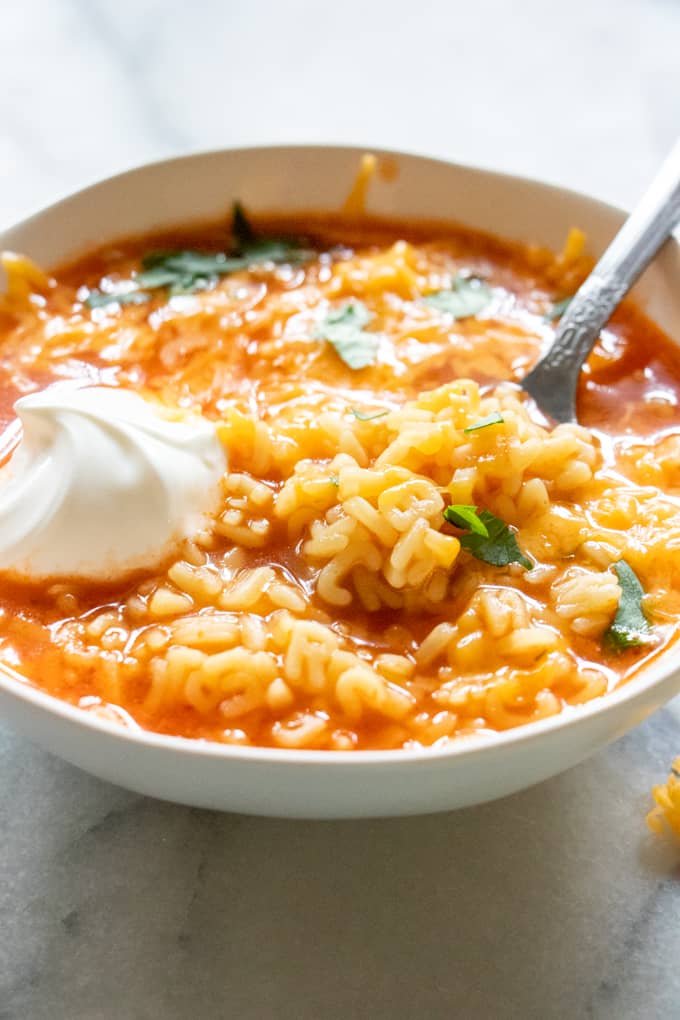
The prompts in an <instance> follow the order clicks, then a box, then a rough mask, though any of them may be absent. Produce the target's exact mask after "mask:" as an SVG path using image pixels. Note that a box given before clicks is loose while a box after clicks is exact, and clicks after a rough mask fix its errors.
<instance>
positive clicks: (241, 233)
mask: <svg viewBox="0 0 680 1020" xmlns="http://www.w3.org/2000/svg"><path fill="white" fill-rule="evenodd" d="M231 236H232V238H233V241H234V245H235V247H236V249H237V250H239V251H240V250H241V249H242V248H245V247H247V246H248V245H249V244H252V243H253V241H254V240H255V231H254V230H253V228H252V226H251V223H250V220H249V219H248V217H247V216H246V211H245V209H244V208H243V206H242V205H241V203H240V202H239V200H238V199H236V201H235V202H234V203H233V204H232V207H231Z"/></svg>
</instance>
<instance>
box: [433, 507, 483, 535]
mask: <svg viewBox="0 0 680 1020" xmlns="http://www.w3.org/2000/svg"><path fill="white" fill-rule="evenodd" d="M444 520H445V521H448V522H449V524H454V525H455V526H456V527H457V528H467V529H468V530H470V531H472V532H474V533H475V534H476V535H482V537H483V538H488V537H489V531H488V528H487V526H486V524H484V522H483V521H482V520H481V518H480V517H479V514H478V513H477V507H476V506H466V505H465V504H463V503H453V504H452V505H451V506H447V508H446V510H444Z"/></svg>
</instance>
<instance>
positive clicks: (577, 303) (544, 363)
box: [522, 140, 680, 422]
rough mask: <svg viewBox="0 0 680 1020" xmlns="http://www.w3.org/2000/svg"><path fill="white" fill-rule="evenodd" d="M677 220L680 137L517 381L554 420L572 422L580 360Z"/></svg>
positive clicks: (678, 209) (586, 355)
mask: <svg viewBox="0 0 680 1020" xmlns="http://www.w3.org/2000/svg"><path fill="white" fill-rule="evenodd" d="M678 222H680V140H678V141H677V142H676V144H675V146H674V148H673V150H672V151H671V153H670V155H669V156H668V158H667V159H666V160H665V162H664V163H663V165H662V167H661V169H660V170H659V172H658V174H657V176H656V177H655V178H654V180H653V181H652V184H651V185H650V187H649V188H648V190H647V191H646V192H645V194H644V196H643V198H642V199H641V201H640V202H639V204H638V205H637V206H636V208H635V209H634V211H633V212H632V213H631V214H630V216H629V217H628V219H627V220H626V222H625V223H624V224H623V226H622V227H621V229H620V230H619V232H618V234H617V235H616V237H615V238H614V240H613V241H612V242H611V244H610V245H609V247H608V248H607V250H606V251H605V252H604V254H603V255H602V256H601V257H600V259H599V261H598V263H597V265H596V266H595V268H594V269H593V271H592V272H591V273H590V274H589V275H588V277H587V279H585V280H584V281H583V283H582V284H581V286H580V287H579V289H578V291H577V292H576V294H575V295H574V297H573V298H572V300H571V301H570V303H569V306H568V308H567V309H566V311H565V313H564V315H563V316H562V317H561V320H560V324H559V326H558V328H557V333H556V334H555V340H554V342H553V344H552V346H551V347H550V349H549V350H548V351H547V353H546V354H545V355H544V356H543V358H541V360H540V361H539V362H538V364H537V365H535V366H534V368H533V369H532V370H531V372H529V374H528V375H527V376H526V377H525V378H524V380H523V381H522V386H523V388H524V389H525V390H526V391H527V393H529V395H530V396H532V397H533V398H534V400H535V401H536V403H537V404H538V406H539V407H540V409H541V410H542V411H543V412H544V413H545V414H547V415H549V416H550V417H551V418H552V419H553V420H554V421H556V422H569V421H576V387H577V385H578V378H579V375H580V372H581V368H582V367H583V363H584V362H585V360H586V358H587V357H588V355H589V354H590V352H591V351H592V349H593V347H594V346H595V343H596V342H597V338H598V336H599V334H600V330H601V329H602V327H603V326H604V324H605V323H606V322H607V320H608V319H609V316H610V315H611V314H612V312H613V311H614V309H615V308H616V306H617V305H618V303H619V301H621V299H622V298H623V297H624V295H625V294H627V293H628V291H629V290H630V288H631V287H632V286H633V284H634V283H635V281H636V280H637V279H638V277H639V276H640V274H641V273H642V272H643V271H644V270H645V269H646V268H647V266H648V265H649V263H650V262H651V260H652V259H653V258H654V256H655V255H656V254H657V252H658V251H659V249H660V248H661V247H662V245H664V244H665V243H666V241H667V240H668V238H669V237H670V235H671V232H672V231H673V230H674V228H675V227H676V226H677V224H678Z"/></svg>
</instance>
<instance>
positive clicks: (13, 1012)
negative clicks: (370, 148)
mask: <svg viewBox="0 0 680 1020" xmlns="http://www.w3.org/2000/svg"><path fill="white" fill-rule="evenodd" d="M0 25H1V27H0V84H1V85H2V88H1V89H0V165H1V166H2V169H3V175H2V179H3V188H2V189H1V190H0V222H9V221H11V220H13V219H15V218H18V217H19V216H20V215H22V214H24V213H25V212H27V211H29V210H31V209H32V208H36V207H38V206H40V205H41V204H43V203H45V202H47V201H49V200H51V199H52V198H54V197H57V196H58V195H60V194H63V193H64V192H66V191H68V190H69V189H71V188H74V187H76V186H78V185H80V184H82V183H86V182H88V181H90V180H92V179H94V178H96V177H97V176H101V175H105V174H108V173H111V172H113V171H116V170H119V169H122V168H124V167H126V166H129V165H131V164H133V163H136V162H139V161H142V160H145V159H150V158H154V157H158V156H164V155H167V154H171V153H175V152H179V151H188V150H192V149H202V148H208V147H213V146H219V145H223V144H247V143H252V142H260V141H284V140H289V141H290V140H292V141H319V140H328V141H338V142H350V141H351V142H359V143H363V144H367V145H370V144H374V145H376V144H379V145H388V146H389V145H393V146H395V147H405V148H411V149H415V150H422V151H427V152H430V153H433V154H436V155H445V156H450V157H453V158H458V159H461V160H464V161H468V162H476V163H480V164H485V165H493V166H498V167H500V168H503V169H508V170H514V171H518V172H521V173H528V174H531V175H535V176H542V177H546V178H548V179H552V180H554V181H558V182H561V183H566V184H570V185H572V186H575V187H577V188H583V189H586V190H590V191H592V192H594V193H596V194H598V195H599V196H603V197H608V198H610V199H611V200H613V201H619V202H623V203H627V202H632V201H633V200H634V198H635V196H636V195H637V194H638V193H639V192H640V191H641V189H642V188H643V187H644V184H645V182H646V181H647V179H648V177H649V176H650V174H651V172H652V170H653V168H654V166H655V164H656V162H657V161H658V160H659V158H660V157H661V156H662V154H663V153H664V151H665V150H666V149H668V148H669V147H670V144H671V142H672V140H673V138H674V136H675V134H676V133H677V131H678V127H679V126H680V59H679V58H678V54H679V53H680V5H678V3H677V2H676V0H599V2H598V0H571V2H570V3H569V4H566V5H555V4H549V3H545V0H518V2H516V3H508V2H507V0H476V2H475V3H469V2H467V0H466V2H461V0H421V2H420V3H410V2H405V0H391V2H388V0H380V2H373V3H369V2H367V0H363V2H359V0H343V2H342V3H341V4H335V5H333V7H330V5H323V4H317V3H312V2H307V3H305V2H303V0H288V2H286V3H277V2H275V0H266V2H265V0H260V3H257V4H256V3H245V2H237V0H194V3H193V4H190V5H187V4H186V3H179V2H178V0H162V2H161V0H115V2H111V0H6V2H5V4H3V9H2V19H1V22H0ZM187 186H188V187H190V186H191V183H190V182H188V183H187ZM676 704H677V703H676ZM679 722H680V710H678V709H677V708H676V707H675V706H673V707H671V708H669V709H666V710H665V711H663V712H661V713H659V714H658V715H657V716H656V717H655V718H654V719H652V720H650V721H648V722H647V723H646V724H644V725H643V726H642V727H640V728H639V729H638V730H637V731H636V732H634V733H632V734H630V735H629V736H628V737H627V738H625V739H624V740H622V741H620V742H619V743H618V744H616V745H614V746H612V747H611V748H609V749H608V750H607V751H605V752H604V753H601V754H599V755H598V756H596V757H595V758H593V759H591V760H590V761H589V762H586V763H585V764H584V765H582V766H580V767H579V768H577V769H574V770H573V771H571V772H570V773H568V774H566V775H563V776H561V777H560V778H557V779H554V780H552V781H551V782H548V783H545V784H543V785H542V786H540V787H537V788H535V789H534V790H531V791H528V792H526V793H523V794H520V795H517V796H515V797H512V798H509V799H507V800H505V801H502V802H499V803H497V804H494V805H487V806H485V807H481V808H476V809H470V810H467V811H463V812H458V813H455V814H450V815H442V816H433V817H429V818H424V819H405V820H394V821H379V822H373V823H367V822H360V823H358V822H357V823H349V822H342V823H286V822H280V821H267V820H257V819H250V818H243V817H237V816H220V815H215V814H210V813H207V812H200V811H192V810H188V809H185V808H180V807H175V806H172V805H167V804H162V803H158V802H154V801H151V800H146V799H144V798H140V797H138V796H135V795H132V794H128V793H126V792H124V791H122V790H119V789H116V788H114V787H111V786H107V785H105V784H103V783H100V782H98V781H96V780H94V779H91V778H89V777H88V776H86V775H84V774H82V773H80V772H78V771H76V770H75V769H73V768H71V767H70V766H68V765H65V764H63V763H61V762H59V761H57V760H55V759H53V758H50V757H49V756H48V755H47V754H45V753H43V752H42V751H39V750H37V749H35V748H32V747H31V746H29V745H28V744H26V743H25V742H24V741H22V740H20V739H18V738H17V737H15V736H14V735H12V734H11V733H9V732H8V731H5V730H3V731H0V776H1V777H2V779H1V782H0V789H1V793H0V1020H43V1018H44V1020H156V1018H159V1017H163V1018H164V1020H184V1018H185V1017H189V1016H191V1017H195V1018H197V1020H203V1018H213V1017H215V1018H222V1017H228V1018H231V1017H238V1018H239V1020H260V1018H265V1020H267V1018H275V1020H279V1018H282V1020H283V1018H285V1020H288V1018H291V1020H317V1018H326V1017H328V1018H331V1020H335V1018H343V1020H344V1018H348V1017H361V1018H363V1017H367V1018H368V1017H370V1018H373V1017H376V1018H378V1020H382V1018H388V1017H389V1018H396V1020H402V1018H419V1017H421V1016H422V1017H428V1018H430V1020H438V1018H450V1017H461V1018H465V1020H467V1018H471V1020H487V1018H490V1020H496V1018H501V1020H504V1018H512V1020H514V1018H520V1020H531V1018H534V1017H535V1018H541V1020H543V1018H548V1020H563V1018H564V1020H572V1018H581V1017H594V1018H597V1020H610V1018H611V1020H637V1018H641V1017H644V1018H645V1020H654V1018H662V1017H663V1018H673V1017H676V1016H680V968H679V967H678V960H680V877H679V871H678V856H677V855H676V854H675V853H674V851H672V850H671V849H670V848H667V847H665V846H663V845H661V844H657V843H655V842H654V841H653V840H651V839H650V838H649V837H648V836H647V835H646V834H645V830H644V827H643V816H644V812H645V810H646V808H647V805H648V790H649V788H650V786H651V784H652V783H653V782H654V781H656V780H657V779H658V778H660V777H661V776H662V775H663V774H665V770H666V767H667V765H668V763H669V761H670V758H671V757H672V756H673V755H674V754H675V753H678V752H680V726H679V725H678V723H679Z"/></svg>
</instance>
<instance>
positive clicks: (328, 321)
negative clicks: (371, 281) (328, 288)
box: [315, 301, 380, 369]
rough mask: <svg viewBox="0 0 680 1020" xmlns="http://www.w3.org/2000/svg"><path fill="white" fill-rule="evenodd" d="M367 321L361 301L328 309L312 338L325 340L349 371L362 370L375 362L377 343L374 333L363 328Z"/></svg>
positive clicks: (366, 312) (377, 338)
mask: <svg viewBox="0 0 680 1020" xmlns="http://www.w3.org/2000/svg"><path fill="white" fill-rule="evenodd" d="M370 320H371V313H370V312H369V310H368V309H367V308H366V305H364V304H362V302H361V301H348V302H347V303H346V304H344V305H342V306H341V307H340V308H333V309H331V311H330V312H329V313H328V315H327V316H326V318H325V319H323V320H322V321H321V322H320V323H319V326H318V328H317V330H316V333H315V336H316V337H317V338H318V339H320V340H328V342H329V343H331V344H332V345H333V347H334V348H335V350H336V352H337V353H338V355H339V356H340V357H341V358H342V360H343V361H344V362H345V364H346V365H349V367H350V368H354V369H360V368H366V366H367V365H372V364H373V362H374V361H375V358H376V355H377V353H378V343H379V340H380V336H379V334H378V333H369V332H367V331H366V330H365V329H364V326H365V325H366V324H367V323H368V322H370Z"/></svg>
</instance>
